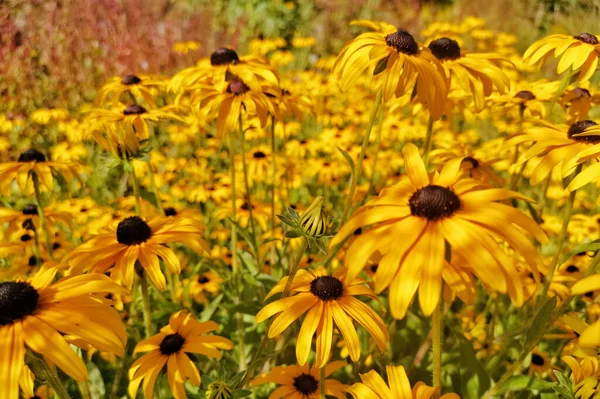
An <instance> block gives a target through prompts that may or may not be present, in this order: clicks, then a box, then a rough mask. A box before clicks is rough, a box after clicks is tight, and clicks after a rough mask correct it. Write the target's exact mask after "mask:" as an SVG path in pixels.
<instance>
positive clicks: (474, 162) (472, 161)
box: [463, 157, 479, 169]
mask: <svg viewBox="0 0 600 399" xmlns="http://www.w3.org/2000/svg"><path fill="white" fill-rule="evenodd" d="M463 162H468V163H470V164H471V166H472V167H473V169H476V168H478V167H479V161H478V160H476V159H475V158H473V157H465V158H464V159H463Z"/></svg>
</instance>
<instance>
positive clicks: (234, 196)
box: [229, 134, 238, 275]
mask: <svg viewBox="0 0 600 399" xmlns="http://www.w3.org/2000/svg"><path fill="white" fill-rule="evenodd" d="M234 152H235V149H234V139H233V134H231V135H230V136H229V168H230V169H231V208H232V209H231V218H232V219H233V221H234V222H237V218H236V213H237V212H236V207H237V190H236V184H235V161H234ZM231 269H232V271H233V274H234V275H236V274H237V272H238V266H237V231H236V229H235V225H234V224H233V223H232V224H231Z"/></svg>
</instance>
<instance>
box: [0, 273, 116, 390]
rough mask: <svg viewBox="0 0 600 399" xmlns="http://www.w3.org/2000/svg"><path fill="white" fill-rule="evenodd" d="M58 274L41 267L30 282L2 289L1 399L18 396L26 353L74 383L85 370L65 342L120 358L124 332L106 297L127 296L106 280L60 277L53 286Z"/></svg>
mask: <svg viewBox="0 0 600 399" xmlns="http://www.w3.org/2000/svg"><path fill="white" fill-rule="evenodd" d="M56 272H57V271H56V268H54V267H44V268H42V269H41V270H40V271H39V272H38V273H37V274H36V275H35V276H33V278H32V279H31V280H28V281H4V282H1V283H0V351H1V352H2V354H3V355H2V361H1V362H0V383H1V384H2V392H1V393H0V396H1V397H3V398H7V399H13V398H17V397H18V396H19V379H20V377H21V373H22V371H23V367H24V364H25V360H24V358H25V348H26V347H27V348H29V349H30V350H32V351H33V352H35V353H37V354H39V355H43V356H44V358H45V359H47V360H48V361H50V362H52V363H54V364H55V365H57V366H58V367H60V368H61V369H62V370H63V371H64V372H65V373H66V374H67V375H69V376H70V377H72V378H74V379H75V380H77V381H84V380H85V379H86V378H87V368H86V367H85V364H84V363H83V361H82V360H81V359H80V358H79V356H78V355H77V353H76V352H75V351H73V350H72V349H71V347H70V346H69V343H68V342H67V340H66V339H65V337H64V336H63V334H67V335H70V334H72V335H76V336H77V337H79V338H80V339H82V340H83V341H85V342H86V343H88V344H90V345H92V346H93V347H95V348H97V349H99V350H102V351H106V352H112V353H116V354H117V355H122V354H123V352H124V345H125V342H126V340H127V334H126V331H125V326H124V325H123V323H122V321H121V316H120V315H119V313H118V312H117V311H116V310H115V309H113V308H112V307H111V306H110V304H111V301H110V300H107V299H105V298H104V295H106V294H111V293H112V294H125V293H126V291H125V289H124V288H123V287H120V286H119V285H117V284H115V283H114V282H113V281H111V280H110V279H109V278H108V277H107V276H104V275H102V274H98V273H93V274H86V275H80V276H73V277H64V278H62V279H60V280H59V281H57V282H56V283H54V284H53V280H54V278H55V276H56Z"/></svg>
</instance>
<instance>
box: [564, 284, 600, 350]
mask: <svg viewBox="0 0 600 399" xmlns="http://www.w3.org/2000/svg"><path fill="white" fill-rule="evenodd" d="M594 290H600V274H592V275H590V276H587V277H584V278H583V279H581V280H579V281H578V282H576V283H575V284H573V286H572V287H571V295H582V294H586V293H588V292H593V291H594ZM579 344H580V345H581V346H584V347H600V320H596V321H595V322H594V323H592V324H591V325H590V326H589V327H588V328H586V329H585V330H584V331H583V332H582V333H581V335H580V336H579Z"/></svg>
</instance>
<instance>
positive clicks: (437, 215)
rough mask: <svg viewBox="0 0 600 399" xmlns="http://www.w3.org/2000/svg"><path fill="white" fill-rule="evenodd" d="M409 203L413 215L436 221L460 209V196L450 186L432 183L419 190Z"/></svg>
mask: <svg viewBox="0 0 600 399" xmlns="http://www.w3.org/2000/svg"><path fill="white" fill-rule="evenodd" d="M408 205H409V207H410V212H411V213H412V215H413V216H419V217H423V218H426V219H427V220H429V221H436V220H439V219H442V218H445V217H448V216H450V215H452V214H453V213H454V212H456V211H457V210H459V209H460V198H458V196H457V195H456V194H455V193H454V191H452V190H451V189H449V188H445V187H441V186H436V185H430V186H426V187H423V188H421V189H419V190H417V191H416V192H415V193H414V194H413V195H412V196H411V197H410V199H409V201H408Z"/></svg>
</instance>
